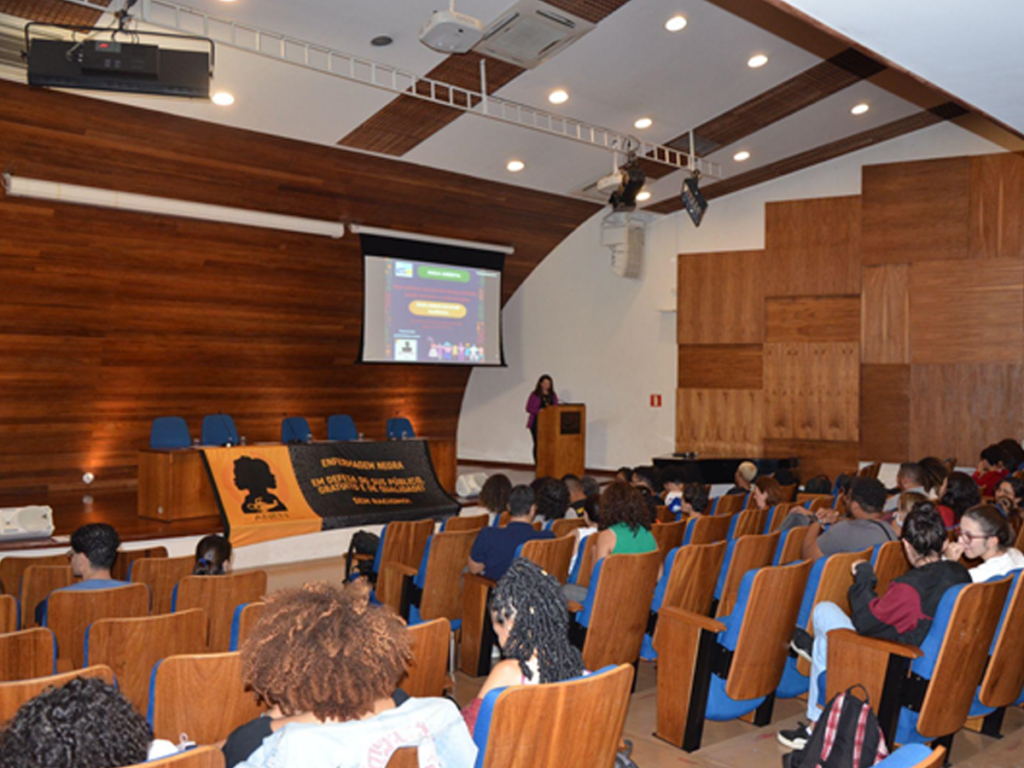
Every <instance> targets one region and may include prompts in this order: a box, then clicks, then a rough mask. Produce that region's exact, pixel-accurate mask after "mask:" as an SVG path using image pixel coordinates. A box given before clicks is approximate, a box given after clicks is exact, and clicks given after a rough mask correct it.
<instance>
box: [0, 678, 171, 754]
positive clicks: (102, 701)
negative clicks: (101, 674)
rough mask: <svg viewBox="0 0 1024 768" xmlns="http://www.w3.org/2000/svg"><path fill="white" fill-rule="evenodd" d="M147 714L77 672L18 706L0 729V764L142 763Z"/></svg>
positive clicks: (147, 739) (147, 735)
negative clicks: (77, 674)
mask: <svg viewBox="0 0 1024 768" xmlns="http://www.w3.org/2000/svg"><path fill="white" fill-rule="evenodd" d="M151 740H152V733H151V732H150V730H149V725H147V723H146V718H144V717H143V716H142V715H140V714H139V713H138V712H136V711H135V709H134V707H132V705H131V702H129V701H128V699H126V698H125V697H124V696H123V695H122V694H121V693H119V692H118V690H117V689H116V688H114V687H113V686H110V685H107V684H106V683H105V682H103V681H102V680H99V679H97V678H82V677H76V678H75V679H73V680H71V681H70V682H68V683H67V684H66V685H63V686H61V687H60V688H48V689H47V690H45V691H43V693H41V694H39V695H38V696H36V697H35V698H34V699H32V700H30V701H28V702H26V703H25V704H23V705H22V706H21V708H20V709H19V710H18V712H17V714H16V715H15V716H14V717H13V718H12V719H11V721H10V722H9V723H8V724H7V727H6V728H4V730H3V733H2V734H0V768H117V767H118V766H124V765H134V764H135V763H142V762H145V761H146V759H147V758H148V751H149V744H150V741H151Z"/></svg>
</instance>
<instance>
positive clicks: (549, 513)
mask: <svg viewBox="0 0 1024 768" xmlns="http://www.w3.org/2000/svg"><path fill="white" fill-rule="evenodd" d="M531 487H532V488H533V493H534V499H535V502H536V504H537V517H539V518H540V519H541V520H561V519H562V518H563V517H565V513H566V512H567V511H568V510H569V489H568V488H566V487H565V483H563V482H562V481H561V480H556V479H555V478H553V477H542V478H541V479H540V482H537V481H536V480H535V481H534V482H533V483H531Z"/></svg>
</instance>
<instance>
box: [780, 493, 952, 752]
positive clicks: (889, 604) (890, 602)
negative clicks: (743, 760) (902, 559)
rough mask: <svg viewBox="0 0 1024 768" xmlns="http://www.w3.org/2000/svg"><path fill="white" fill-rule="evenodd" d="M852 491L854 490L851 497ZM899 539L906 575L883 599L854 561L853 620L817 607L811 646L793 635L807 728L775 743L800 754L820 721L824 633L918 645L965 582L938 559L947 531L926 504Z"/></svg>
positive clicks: (803, 636)
mask: <svg viewBox="0 0 1024 768" xmlns="http://www.w3.org/2000/svg"><path fill="white" fill-rule="evenodd" d="M864 479H865V478H860V480H864ZM875 482H877V481H875ZM879 485H881V483H879ZM856 490H857V486H856V484H855V485H854V493H856ZM883 490H884V489H883ZM902 539H903V551H904V552H905V553H906V556H907V560H908V561H909V562H910V565H911V570H910V571H909V572H908V573H906V574H904V575H903V576H900V577H899V578H897V579H894V580H893V582H892V583H891V584H890V585H889V589H888V591H886V593H885V594H884V595H883V596H882V597H878V596H876V594H875V584H876V579H875V572H874V569H873V568H872V567H871V563H870V562H868V561H867V560H858V561H857V562H856V563H854V564H853V568H852V570H853V576H854V583H853V586H852V587H850V608H851V611H852V616H847V615H846V613H845V612H844V611H843V609H842V608H840V607H839V606H838V605H836V604H835V603H832V602H828V601H825V602H822V603H818V605H817V606H815V608H814V614H813V617H812V622H813V626H814V638H813V640H812V639H811V637H810V635H809V634H808V633H807V632H805V631H803V630H798V631H797V632H796V633H795V634H794V637H793V648H794V650H796V651H797V653H799V654H800V655H801V656H803V657H804V658H806V659H808V660H809V661H810V662H811V674H810V690H809V691H808V696H807V717H808V719H809V720H810V723H811V724H810V725H806V724H804V723H800V724H798V725H797V727H796V728H794V729H793V730H784V731H781V732H780V733H779V741H780V742H782V743H783V744H784V745H785V746H787V747H790V748H791V749H802V748H803V747H804V746H805V745H806V743H807V739H808V738H809V737H810V731H811V729H812V728H813V727H814V726H813V724H814V723H815V722H816V721H817V719H818V716H819V715H820V705H819V703H818V699H819V685H818V683H819V675H820V674H821V673H822V672H824V671H825V669H826V666H827V661H828V633H829V632H831V631H832V630H834V629H852V630H854V631H856V632H857V633H858V634H861V635H865V636H866V637H879V638H882V639H883V640H893V641H896V642H900V643H907V644H909V645H920V644H921V641H922V640H924V638H925V635H927V634H928V630H929V629H930V628H931V624H932V617H933V616H935V611H936V609H937V608H938V606H939V601H940V600H941V599H942V595H943V594H944V593H945V592H946V590H947V589H948V588H949V587H952V586H954V585H956V584H964V583H966V582H968V581H970V579H971V577H970V576H969V575H968V573H967V569H966V568H964V567H963V566H962V565H960V564H959V563H957V562H953V561H949V560H943V559H942V548H943V545H944V544H945V543H946V529H945V526H944V525H943V523H942V518H941V517H940V516H939V514H938V512H937V511H936V509H935V506H934V505H933V504H931V503H928V502H926V503H924V504H919V505H918V506H916V507H914V509H913V510H911V512H910V514H909V515H907V519H906V521H905V522H904V525H903V534H902Z"/></svg>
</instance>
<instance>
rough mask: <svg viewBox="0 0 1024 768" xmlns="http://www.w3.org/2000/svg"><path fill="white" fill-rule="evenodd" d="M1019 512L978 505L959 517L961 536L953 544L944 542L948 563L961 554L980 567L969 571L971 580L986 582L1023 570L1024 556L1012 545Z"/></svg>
mask: <svg viewBox="0 0 1024 768" xmlns="http://www.w3.org/2000/svg"><path fill="white" fill-rule="evenodd" d="M1020 526H1021V513H1020V510H1018V509H1017V508H1016V507H1012V506H1009V505H1007V507H1006V508H1005V509H1004V508H1003V507H1002V506H1000V505H998V504H979V505H978V506H976V507H971V508H970V509H968V510H967V511H966V512H964V515H963V517H961V518H960V533H959V535H958V536H957V540H956V541H947V542H946V549H945V551H944V555H945V557H946V559H947V560H959V559H960V557H961V555H962V556H964V557H967V558H969V559H971V560H981V561H982V562H981V564H980V565H977V566H975V567H974V568H971V570H970V574H971V580H972V581H987V580H988V579H991V578H992V577H993V576H1005V575H1006V574H1007V573H1009V572H1010V571H1013V570H1016V569H1017V568H1024V554H1021V551H1020V550H1019V549H1017V548H1016V547H1014V546H1013V544H1014V542H1016V541H1017V534H1019V533H1020Z"/></svg>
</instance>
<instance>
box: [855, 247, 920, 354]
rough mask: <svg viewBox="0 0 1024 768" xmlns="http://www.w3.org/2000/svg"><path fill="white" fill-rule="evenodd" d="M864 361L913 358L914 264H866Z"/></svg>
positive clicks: (862, 338)
mask: <svg viewBox="0 0 1024 768" xmlns="http://www.w3.org/2000/svg"><path fill="white" fill-rule="evenodd" d="M863 282H864V291H863V293H862V294H861V362H864V363H909V362H910V266H909V265H908V264H883V265H882V266H879V267H865V268H864V273H863Z"/></svg>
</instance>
